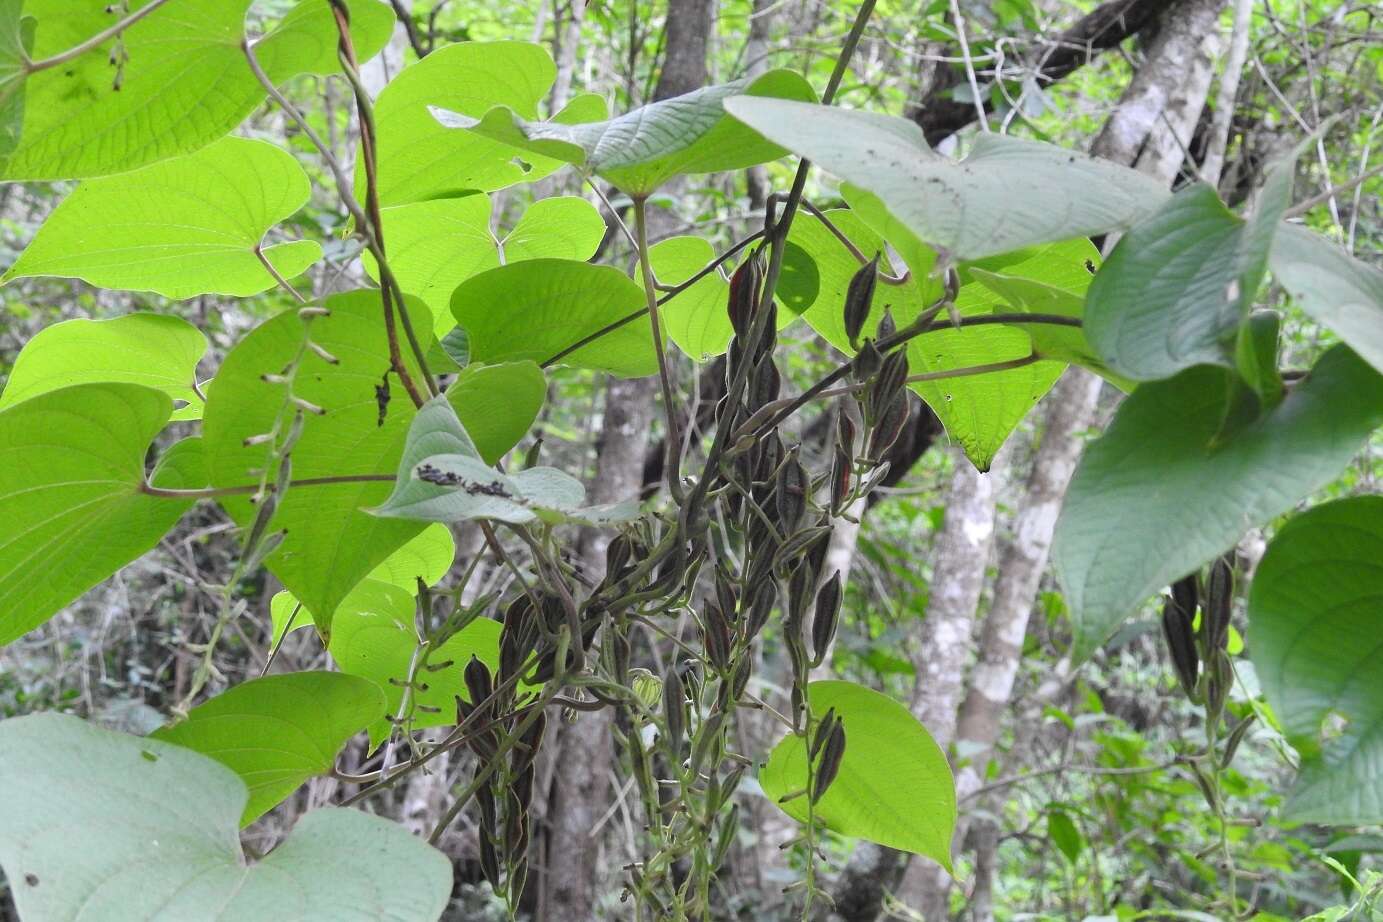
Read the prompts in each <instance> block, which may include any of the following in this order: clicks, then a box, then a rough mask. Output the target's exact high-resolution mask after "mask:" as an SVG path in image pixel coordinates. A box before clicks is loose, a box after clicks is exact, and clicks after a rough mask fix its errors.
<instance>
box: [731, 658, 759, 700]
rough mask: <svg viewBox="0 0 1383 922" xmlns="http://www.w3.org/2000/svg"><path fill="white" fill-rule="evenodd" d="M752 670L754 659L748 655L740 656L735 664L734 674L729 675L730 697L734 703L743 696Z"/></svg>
mask: <svg viewBox="0 0 1383 922" xmlns="http://www.w3.org/2000/svg"><path fill="white" fill-rule="evenodd" d="M753 671H754V661H753V660H752V659H751V658H750V657H748V656H742V657H740V661H739V663H738V664H736V666H735V674H734V675H732V676H731V677H730V699H731V700H732V701H734V702H736V703H738V702H739V700H740V699H741V698H743V697H744V691H745V689H747V688H748V687H749V677H750V675H751V674H752V673H753Z"/></svg>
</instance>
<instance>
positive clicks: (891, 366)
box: [869, 349, 908, 419]
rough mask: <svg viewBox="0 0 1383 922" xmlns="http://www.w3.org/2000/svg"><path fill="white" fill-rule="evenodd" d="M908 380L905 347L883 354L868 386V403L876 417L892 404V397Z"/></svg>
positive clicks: (881, 414)
mask: <svg viewBox="0 0 1383 922" xmlns="http://www.w3.org/2000/svg"><path fill="white" fill-rule="evenodd" d="M907 380H908V353H907V350H906V349H894V350H893V351H892V352H890V353H889V354H888V355H886V356H884V363H883V365H882V366H880V368H879V375H878V377H876V378H875V379H874V382H873V383H872V384H871V385H870V387H869V403H870V406H872V407H873V409H874V417H875V418H876V419H877V418H879V417H881V416H883V415H884V412H885V411H886V410H887V409H888V408H889V407H890V406H892V404H893V398H894V397H896V396H897V395H898V393H899V392H900V391H902V389H903V387H904V386H905V385H906V384H907Z"/></svg>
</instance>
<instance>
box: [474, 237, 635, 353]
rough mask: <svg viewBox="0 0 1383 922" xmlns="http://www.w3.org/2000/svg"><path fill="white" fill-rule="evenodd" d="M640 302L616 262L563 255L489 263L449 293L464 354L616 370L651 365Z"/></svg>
mask: <svg viewBox="0 0 1383 922" xmlns="http://www.w3.org/2000/svg"><path fill="white" fill-rule="evenodd" d="M497 305H503V307H502V308H501V309H497ZM646 307H647V302H646V300H645V298H644V291H643V289H642V288H641V287H639V286H638V285H636V284H635V283H634V281H633V280H632V279H630V278H629V276H627V275H625V274H624V273H623V272H621V271H620V270H618V269H616V268H615V267H613V266H593V265H591V264H590V263H583V262H575V261H573V260H568V259H532V260H527V261H524V262H517V263H514V264H513V265H508V266H501V267H499V268H498V269H491V270H490V271H488V272H482V273H480V274H479V275H476V276H472V277H471V278H469V279H467V280H466V281H464V282H462V283H461V285H460V286H458V287H457V289H456V291H455V292H454V293H453V294H452V296H451V313H452V316H453V317H455V318H456V322H457V323H458V324H460V326H461V328H462V329H464V330H465V331H466V335H467V336H468V337H469V340H470V352H471V354H470V358H471V361H472V362H512V361H518V360H521V359H528V360H530V361H534V362H539V363H542V364H547V363H549V362H551V361H553V360H554V359H556V361H557V362H558V363H560V364H563V365H571V366H574V367H576V368H592V369H595V370H597V371H608V372H609V373H610V374H613V375H618V376H619V377H623V378H641V377H645V376H647V375H651V374H654V373H655V372H657V370H658V358H657V355H656V354H655V353H654V351H653V328H652V326H651V325H650V323H649V319H648V317H647V315H645V314H642V313H641V312H642V311H644V309H645V308H646ZM607 328H609V329H608V330H607ZM602 331H606V332H603V333H602ZM596 334H601V335H599V336H598V338H594V339H591V341H590V342H589V343H588V344H587V345H583V346H580V347H579V348H576V349H571V347H572V346H575V345H577V344H578V343H581V342H583V341H585V340H586V339H587V338H588V337H594V336H595V335H596ZM568 350H571V351H568ZM558 356H560V358H558Z"/></svg>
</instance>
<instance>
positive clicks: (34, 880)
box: [24, 874, 38, 887]
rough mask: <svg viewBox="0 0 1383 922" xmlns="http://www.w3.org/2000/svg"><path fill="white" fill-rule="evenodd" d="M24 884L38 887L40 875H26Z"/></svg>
mask: <svg viewBox="0 0 1383 922" xmlns="http://www.w3.org/2000/svg"><path fill="white" fill-rule="evenodd" d="M24 883H26V884H28V885H29V886H30V887H37V886H38V875H37V874H25V875H24Z"/></svg>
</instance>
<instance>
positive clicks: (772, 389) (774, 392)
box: [749, 355, 783, 410]
mask: <svg viewBox="0 0 1383 922" xmlns="http://www.w3.org/2000/svg"><path fill="white" fill-rule="evenodd" d="M782 389H783V376H782V375H781V374H779V373H778V366H777V365H776V364H774V362H773V356H772V355H766V356H764V357H763V359H762V360H761V361H760V362H759V364H758V365H756V366H754V372H753V374H751V375H750V380H749V408H750V409H751V410H758V409H759V408H761V407H764V406H767V405H768V404H770V403H772V402H773V401H775V400H777V399H778V394H779V393H781V392H782Z"/></svg>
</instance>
